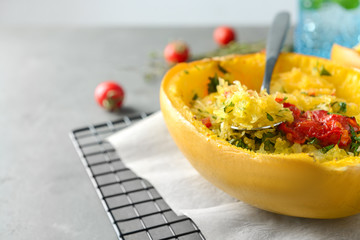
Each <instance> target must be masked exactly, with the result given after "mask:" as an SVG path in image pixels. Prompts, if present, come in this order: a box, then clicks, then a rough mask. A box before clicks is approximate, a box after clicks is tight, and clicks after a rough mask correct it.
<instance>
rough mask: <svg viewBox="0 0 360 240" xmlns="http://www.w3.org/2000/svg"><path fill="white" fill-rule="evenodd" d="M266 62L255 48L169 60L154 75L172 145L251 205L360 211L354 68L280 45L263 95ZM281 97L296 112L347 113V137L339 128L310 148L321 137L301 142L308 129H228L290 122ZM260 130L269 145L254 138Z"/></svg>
mask: <svg viewBox="0 0 360 240" xmlns="http://www.w3.org/2000/svg"><path fill="white" fill-rule="evenodd" d="M264 64H265V58H264V55H263V54H250V55H242V56H228V57H223V58H214V59H204V60H202V61H197V62H192V63H182V64H178V65H176V66H175V67H173V68H172V69H170V70H169V72H168V73H167V74H166V75H165V77H164V79H163V82H162V85H161V90H160V103H161V109H162V112H163V115H164V118H165V122H166V124H167V126H168V129H169V131H170V133H171V135H172V137H173V138H174V140H175V142H176V144H177V145H178V147H179V149H180V150H181V151H182V152H183V153H184V155H185V156H186V157H187V159H188V160H189V161H190V162H191V164H192V165H193V166H194V167H195V168H196V169H197V170H198V171H199V172H200V174H202V175H203V176H204V177H205V178H206V179H208V180H209V181H210V182H212V183H213V184H214V185H216V186H218V187H219V188H221V189H222V190H224V191H225V192H227V193H229V194H230V195H232V196H234V197H236V198H238V199H240V200H242V201H244V202H247V203H249V204H251V205H253V206H256V207H259V208H262V209H265V210H268V211H272V212H277V213H281V214H286V215H292V216H300V217H309V218H338V217H344V216H349V215H353V214H356V213H358V212H360V158H359V157H357V156H356V155H357V154H355V153H354V152H353V153H352V154H351V151H349V149H350V147H349V145H346V144H353V143H354V144H356V142H354V141H355V140H356V139H357V138H358V136H357V133H356V132H357V131H358V129H357V123H356V119H355V118H353V116H356V115H358V114H359V110H358V108H357V105H358V104H360V73H358V72H356V71H354V70H352V69H349V68H345V67H342V66H338V65H336V64H335V63H332V62H330V61H327V60H325V59H321V58H315V57H309V56H303V55H297V54H290V53H289V54H282V55H281V56H280V58H279V60H278V62H277V65H276V67H275V70H274V75H273V79H272V86H271V91H272V93H273V94H271V95H267V94H264V93H258V92H259V89H260V86H261V82H262V77H263V74H264ZM319 76H320V77H319ZM309 79H310V80H309ZM237 80H238V81H239V82H237ZM285 103H287V104H290V105H293V106H297V108H300V109H299V112H300V113H301V114H305V113H306V111H326V115H329V116H331V115H332V114H333V115H334V116H335V117H334V116H331V118H336V119H337V120H339V119H340V117H337V116H341V117H343V119H352V123H353V122H355V123H354V124H353V125H351V127H348V128H347V129H345V130H346V131H347V133H348V136H347V138H346V140H347V141H345V140H344V139H345V137H344V134H345V130H344V129H342V131H343V132H340V135H337V138H338V139H339V140H341V141H340V142H338V143H337V142H336V144H333V145H334V146H332V147H331V149H327V152H329V154H330V155H327V156H326V157H324V156H320V155H316V154H314V153H315V151H317V150H318V149H322V148H323V147H324V146H322V145H321V144H319V147H318V148H317V147H316V146H313V149H311V147H309V148H310V150H306V149H305V150H304V149H303V147H301V146H303V144H307V145H309V146H312V145H311V144H308V143H309V142H310V141H312V140H313V139H310V138H304V142H300V143H297V142H296V141H294V142H291V141H290V140H291V138H288V136H287V134H286V133H287V132H286V131H285V130H284V132H281V131H279V130H278V129H273V130H271V131H270V132H263V133H253V134H254V136H250V135H249V134H245V133H242V132H238V133H236V132H235V133H234V132H233V131H231V130H229V126H231V125H234V124H237V125H238V126H240V127H245V128H252V127H254V126H260V125H268V124H271V123H274V122H277V121H283V122H284V123H286V126H287V128H291V126H292V125H291V124H292V123H293V122H294V121H297V119H296V117H297V115H294V111H293V108H291V107H289V106H290V105H286V104H285ZM345 106H346V107H345ZM344 108H346V111H345V112H344ZM199 109H200V111H199ZM244 111H245V113H244ZM341 111H342V112H341ZM312 113H313V112H311V114H312ZM316 113H317V112H316ZM321 113H322V114H323V115H321V116H322V117H324V118H326V119H327V116H325V115H324V113H325V112H321ZM327 113H330V114H327ZM309 114H310V113H309ZM299 116H300V115H299ZM311 116H312V115H311ZM304 118H305V119H306V118H308V115H305V117H304ZM338 118H339V119H338ZM204 119H205V120H204ZM339 121H340V120H339ZM349 121H350V120H349ZM340 122H341V121H340ZM349 124H350V123H349ZM345 125H346V124H345ZM213 126H214V128H213ZM346 126H347V125H346ZM339 127H340V126H339ZM221 128H223V129H221ZM284 129H285V127H284ZM256 134H258V137H257V136H255V135H256ZM264 135H265V136H267V137H266V138H267V139H265V141H266V140H269V141H270V144H268V146H265V145H266V144H265V141H263V142H261V143H260V144H259V143H257V142H256V139H257V138H258V139H261V140H262V139H263V137H264ZM329 136H331V134H330V135H329ZM326 139H328V136H325V137H324V138H323V140H324V141H325V140H326ZM354 139H355V140H354ZM240 140H241V141H240ZM320 140H321V139H320ZM299 141H300V140H299ZM301 141H303V140H301ZM295 144H298V145H295ZM344 144H345V145H346V147H344V146H343V145H344ZM294 145H295V146H294ZM297 146H300V148H299V147H297ZM328 146H329V145H328ZM292 148H294V149H293V150H289V149H292ZM356 150H357V148H356ZM331 151H333V152H331Z"/></svg>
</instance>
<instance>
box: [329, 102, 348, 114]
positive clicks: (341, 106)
mask: <svg viewBox="0 0 360 240" xmlns="http://www.w3.org/2000/svg"><path fill="white" fill-rule="evenodd" d="M330 105H331V107H334V106H336V107H337V108H338V110H335V109H334V111H335V112H338V113H346V110H347V104H346V102H333V103H331V104H330Z"/></svg>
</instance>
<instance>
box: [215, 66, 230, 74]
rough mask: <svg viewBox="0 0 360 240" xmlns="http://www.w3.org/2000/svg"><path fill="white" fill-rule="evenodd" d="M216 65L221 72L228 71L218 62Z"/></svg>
mask: <svg viewBox="0 0 360 240" xmlns="http://www.w3.org/2000/svg"><path fill="white" fill-rule="evenodd" d="M217 66H218V69H219V71H220V72H222V73H223V74H226V73H228V71H227V70H226V69H225V68H223V67H222V66H221V65H220V64H218V65H217Z"/></svg>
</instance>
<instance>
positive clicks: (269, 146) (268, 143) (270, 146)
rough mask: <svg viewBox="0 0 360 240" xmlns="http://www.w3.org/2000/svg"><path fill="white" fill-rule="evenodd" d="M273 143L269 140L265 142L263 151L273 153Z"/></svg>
mask: <svg viewBox="0 0 360 240" xmlns="http://www.w3.org/2000/svg"><path fill="white" fill-rule="evenodd" d="M274 146H275V143H273V142H271V141H270V140H266V141H265V142H264V149H265V151H268V152H272V151H274Z"/></svg>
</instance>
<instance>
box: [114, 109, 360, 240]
mask: <svg viewBox="0 0 360 240" xmlns="http://www.w3.org/2000/svg"><path fill="white" fill-rule="evenodd" d="M108 141H109V142H110V143H111V144H112V145H113V146H114V147H115V149H116V150H117V152H118V154H119V156H120V157H121V159H122V160H123V161H124V163H125V164H126V165H127V166H128V167H129V168H130V169H132V170H133V171H134V172H135V173H137V174H138V175H139V176H141V177H143V178H145V179H147V180H148V181H149V182H151V183H152V184H153V186H154V187H155V188H156V189H157V190H158V192H159V193H160V194H161V196H162V197H163V198H164V199H165V201H166V202H167V203H168V204H169V206H170V207H171V208H172V209H173V210H174V211H175V212H177V213H178V214H181V213H183V214H185V215H187V216H188V217H190V218H191V219H192V220H193V221H194V222H195V223H196V224H197V226H198V227H199V228H200V230H201V232H202V233H203V234H204V236H205V237H206V239H208V240H219V239H224V240H228V239H229V240H233V239H234V240H235V239H236V240H238V239H302V240H306V239H324V240H325V239H326V240H328V239H331V240H332V239H334V240H338V239H344V240H345V239H346V240H347V239H360V214H359V215H356V216H353V217H348V218H342V219H335V220H316V219H304V218H296V217H288V216H283V215H279V214H275V213H270V212H266V211H263V210H260V209H257V208H254V207H251V206H249V205H247V204H245V203H243V202H240V201H237V200H236V199H234V198H232V197H230V196H229V195H227V194H226V193H224V192H222V191H221V190H219V189H217V188H216V187H214V186H213V185H211V183H209V182H208V181H206V180H205V179H204V178H202V177H201V176H200V175H199V174H198V173H197V172H196V171H195V169H193V167H192V166H191V165H190V163H189V162H188V161H187V160H186V159H185V157H184V156H183V155H182V154H181V152H180V151H179V150H178V148H177V146H176V145H175V143H174V142H173V140H172V138H171V136H170V135H169V133H168V131H167V128H166V126H165V122H164V120H163V117H162V114H161V113H160V112H159V113H155V114H153V115H152V116H150V117H148V118H147V119H145V120H142V121H140V122H138V123H136V124H134V125H133V126H130V127H129V128H126V129H124V130H122V131H119V132H118V133H115V134H114V135H112V136H110V137H109V138H108Z"/></svg>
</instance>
